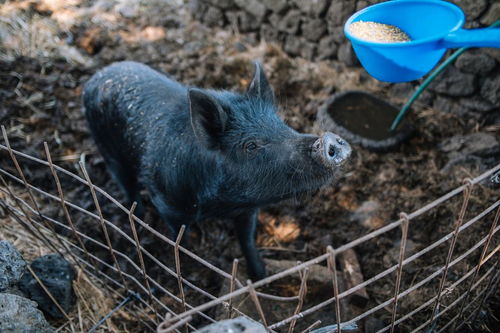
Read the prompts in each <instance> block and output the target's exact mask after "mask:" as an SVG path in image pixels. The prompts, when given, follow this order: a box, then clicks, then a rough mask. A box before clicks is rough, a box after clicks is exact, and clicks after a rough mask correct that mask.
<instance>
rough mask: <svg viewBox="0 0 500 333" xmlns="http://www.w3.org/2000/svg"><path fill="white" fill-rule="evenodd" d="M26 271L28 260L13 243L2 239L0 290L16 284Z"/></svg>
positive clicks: (0, 248) (0, 247)
mask: <svg viewBox="0 0 500 333" xmlns="http://www.w3.org/2000/svg"><path fill="white" fill-rule="evenodd" d="M25 271H26V262H25V261H24V260H23V257H22V256H21V254H20V253H19V251H18V250H17V249H16V248H15V247H14V245H12V244H11V243H9V242H7V241H5V240H3V241H0V291H2V290H4V289H7V288H8V287H10V286H12V285H14V284H16V283H17V282H18V281H19V280H20V279H21V276H22V275H23V274H24V272H25Z"/></svg>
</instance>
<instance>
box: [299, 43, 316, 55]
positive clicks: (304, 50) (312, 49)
mask: <svg viewBox="0 0 500 333" xmlns="http://www.w3.org/2000/svg"><path fill="white" fill-rule="evenodd" d="M301 43H302V44H301V45H302V46H301V49H300V56H301V57H302V58H304V59H307V60H313V59H314V58H315V57H316V49H317V47H316V43H311V42H308V41H306V40H302V41H301Z"/></svg>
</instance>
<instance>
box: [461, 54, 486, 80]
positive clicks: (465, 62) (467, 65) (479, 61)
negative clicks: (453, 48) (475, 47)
mask: <svg viewBox="0 0 500 333" xmlns="http://www.w3.org/2000/svg"><path fill="white" fill-rule="evenodd" d="M455 66H456V67H457V68H458V69H459V70H460V71H462V72H464V73H471V74H481V75H484V74H487V73H489V72H491V70H492V69H493V68H495V59H493V58H492V57H490V56H489V55H487V54H486V53H482V52H465V53H463V54H462V55H460V56H459V57H458V59H457V61H456V62H455Z"/></svg>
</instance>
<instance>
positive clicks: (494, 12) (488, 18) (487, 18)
mask: <svg viewBox="0 0 500 333" xmlns="http://www.w3.org/2000/svg"><path fill="white" fill-rule="evenodd" d="M498 20H500V2H498V1H492V4H491V6H490V8H488V11H486V13H485V14H484V15H483V16H482V17H481V24H484V25H491V24H492V23H494V22H496V21H498Z"/></svg>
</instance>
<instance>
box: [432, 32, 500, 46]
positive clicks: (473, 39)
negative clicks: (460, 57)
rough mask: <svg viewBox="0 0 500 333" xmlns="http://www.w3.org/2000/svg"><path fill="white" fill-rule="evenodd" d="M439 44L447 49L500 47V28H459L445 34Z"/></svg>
mask: <svg viewBox="0 0 500 333" xmlns="http://www.w3.org/2000/svg"><path fill="white" fill-rule="evenodd" d="M441 44H442V46H443V47H444V48H447V49H454V48H459V47H496V48H500V28H482V29H470V30H467V29H459V30H457V31H454V32H451V33H449V34H448V35H446V36H445V37H444V38H443V39H442V41H441Z"/></svg>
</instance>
